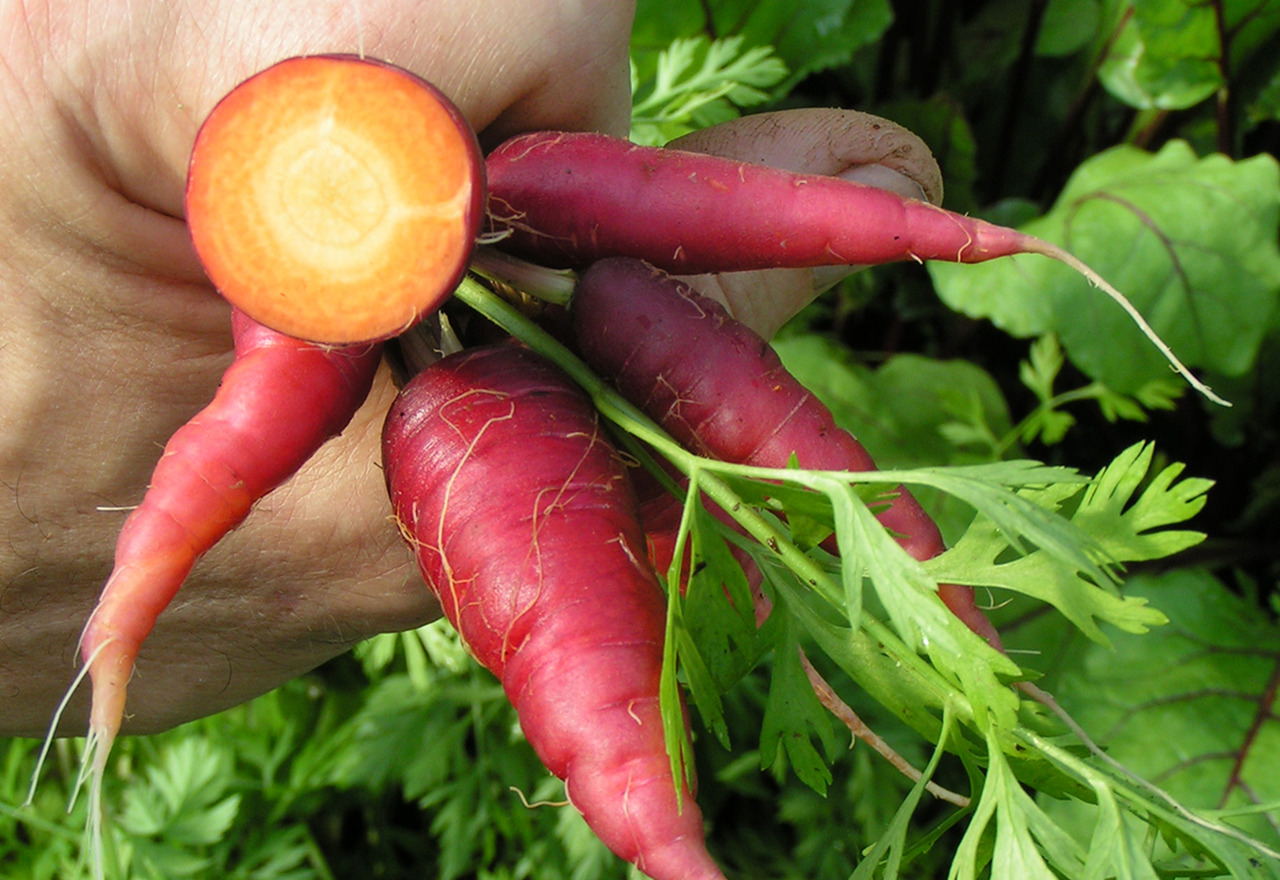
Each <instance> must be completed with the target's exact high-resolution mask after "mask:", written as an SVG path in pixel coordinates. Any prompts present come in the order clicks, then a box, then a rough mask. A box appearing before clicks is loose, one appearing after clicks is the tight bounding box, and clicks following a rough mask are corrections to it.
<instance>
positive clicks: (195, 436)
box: [81, 310, 381, 783]
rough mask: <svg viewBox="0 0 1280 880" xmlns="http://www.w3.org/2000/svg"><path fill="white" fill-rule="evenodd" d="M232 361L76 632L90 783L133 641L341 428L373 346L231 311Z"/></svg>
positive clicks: (178, 445) (137, 513) (110, 729)
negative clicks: (86, 688) (86, 705)
mask: <svg viewBox="0 0 1280 880" xmlns="http://www.w3.org/2000/svg"><path fill="white" fill-rule="evenodd" d="M231 329H232V335H233V337H234V341H235V359H234V361H233V362H232V364H231V366H230V367H228V368H227V371H226V373H225V374H224V375H223V378H222V383H221V385H220V386H219V388H218V391H217V393H216V395H215V396H214V398H213V400H212V402H211V403H210V404H209V405H208V406H207V407H206V408H205V409H203V410H202V411H201V412H199V413H197V414H196V415H195V416H194V417H192V419H191V420H190V421H189V422H187V423H186V424H185V425H184V426H182V427H181V428H179V429H178V430H177V431H176V432H174V434H173V436H172V437H171V438H170V439H169V442H168V444H167V445H166V446H165V448H164V452H163V454H162V455H161V457H160V461H159V463H158V464H157V465H156V468H155V471H154V472H153V474H152V477H151V485H150V488H148V490H147V492H146V494H145V495H144V496H143V499H142V503H141V504H140V505H139V506H138V508H137V509H136V510H134V511H133V512H132V513H131V514H130V515H129V518H128V519H127V520H126V521H125V524H124V526H123V528H122V529H121V531H120V536H119V539H118V541H117V543H116V552H115V568H114V570H113V571H112V573H111V576H110V578H109V579H108V580H107V583H106V586H105V587H104V588H103V591H102V596H101V598H100V599H99V601H98V605H97V608H95V610H94V612H93V615H92V616H91V617H90V619H89V622H88V624H87V626H86V627H85V630H84V634H83V636H82V637H81V652H82V654H83V656H84V658H85V662H86V664H87V665H88V669H89V676H90V679H91V681H92V707H91V709H90V719H89V736H90V742H91V744H92V745H93V751H94V754H93V760H94V763H93V773H94V780H95V783H96V782H97V781H98V780H100V779H101V774H102V772H103V769H104V767H105V762H106V756H107V753H108V751H109V750H110V748H111V744H112V742H113V740H114V739H115V736H116V734H117V732H118V731H119V729H120V724H121V721H122V718H123V715H124V710H125V688H126V686H127V684H128V682H129V677H130V675H131V674H132V672H133V665H134V661H135V659H136V658H137V655H138V649H139V648H140V647H141V645H142V643H143V641H144V640H145V639H146V638H147V636H148V635H149V634H150V632H151V629H152V627H153V626H154V625H155V622H156V619H157V618H158V617H159V615H160V613H161V611H163V610H164V608H165V607H166V606H167V605H168V604H169V602H170V601H171V600H172V599H173V597H174V595H175V594H176V593H177V591H178V588H179V587H180V586H181V585H182V582H183V581H184V580H185V579H186V577H187V574H188V572H190V570H191V568H192V566H193V565H194V564H195V562H196V560H197V559H199V558H200V556H201V555H202V554H203V553H205V551H207V550H209V549H210V548H211V547H213V545H214V544H216V543H217V542H218V540H219V539H221V538H222V536H223V535H225V534H226V533H227V532H229V531H230V530H231V529H232V528H234V527H235V526H236V525H238V524H239V523H240V522H241V521H242V520H244V518H245V517H246V516H247V515H248V514H249V510H250V508H251V507H252V506H253V504H254V503H255V502H256V501H257V500H258V499H260V498H261V497H263V496H264V495H266V494H267V493H268V492H270V491H271V490H272V489H274V488H275V487H276V486H278V485H279V484H280V483H282V482H284V481H285V480H286V479H287V478H288V477H290V476H291V475H292V474H293V473H294V472H295V471H297V470H298V468H300V467H301V466H302V465H303V464H304V463H305V462H306V461H307V459H309V458H310V457H311V455H312V454H313V453H314V452H315V451H316V449H318V448H319V446H320V445H321V444H322V443H323V442H324V441H325V440H327V439H328V438H330V437H332V436H334V435H336V434H338V433H339V432H341V431H342V429H343V428H344V427H346V425H347V423H348V422H349V421H350V419H351V417H352V415H354V413H355V411H356V410H357V409H358V408H359V406H360V404H361V403H363V402H364V399H365V397H366V396H367V394H368V393H369V388H370V385H371V383H372V381H373V376H374V373H375V372H376V370H377V368H378V363H379V361H380V358H381V351H380V348H379V347H378V346H377V345H360V346H356V347H352V348H332V347H327V348H326V347H320V346H317V345H314V344H312V343H307V342H300V341H298V340H295V339H292V338H290V337H288V336H283V335H281V334H279V333H277V332H275V331H274V330H269V329H267V328H266V327H263V326H262V325H260V324H258V323H256V322H254V321H253V320H252V319H250V318H248V317H247V316H245V315H244V314H242V313H240V312H238V311H234V310H233V312H232V318H231Z"/></svg>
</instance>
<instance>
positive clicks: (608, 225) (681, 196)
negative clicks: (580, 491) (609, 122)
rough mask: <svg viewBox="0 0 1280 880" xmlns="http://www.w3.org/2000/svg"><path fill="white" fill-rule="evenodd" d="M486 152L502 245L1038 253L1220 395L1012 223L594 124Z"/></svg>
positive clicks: (1055, 251) (925, 254) (554, 261)
mask: <svg viewBox="0 0 1280 880" xmlns="http://www.w3.org/2000/svg"><path fill="white" fill-rule="evenodd" d="M485 162H486V169H487V171H486V174H487V181H488V187H489V200H488V209H487V210H488V215H489V227H490V229H491V231H493V232H495V233H501V234H503V235H505V239H504V240H503V243H502V247H503V248H504V249H506V250H509V251H511V252H512V253H514V254H517V255H519V256H522V257H525V258H527V259H530V260H532V261H534V262H537V263H543V264H546V265H549V266H558V267H572V268H585V267H586V266H589V265H590V264H592V263H594V262H595V261H597V260H601V259H605V258H608V257H637V258H640V259H643V260H645V261H647V262H649V263H652V264H653V265H655V266H657V267H659V268H661V269H663V270H665V271H668V272H673V273H676V274H680V275H691V274H701V273H708V272H713V273H714V272H733V271H740V270H752V269H770V268H781V267H790V268H801V267H816V266H868V265H877V264H882V263H892V262H897V261H900V260H941V261H946V262H953V263H979V262H984V261H986V260H992V259H996V258H999V257H1007V256H1012V255H1015V254H1040V255H1042V256H1045V257H1049V258H1050V259H1054V260H1057V261H1059V262H1061V263H1064V264H1066V265H1067V266H1070V267H1071V268H1072V269H1074V270H1075V271H1077V272H1079V273H1080V274H1081V275H1082V276H1084V277H1085V278H1086V279H1088V280H1089V281H1090V283H1092V284H1094V285H1095V286H1097V287H1098V288H1099V289H1100V290H1102V291H1103V292H1104V293H1105V294H1106V295H1107V296H1109V297H1110V298H1111V299H1113V300H1114V301H1115V302H1116V303H1118V304H1119V305H1120V306H1121V307H1122V308H1123V309H1124V310H1125V311H1126V313H1128V315H1129V316H1130V318H1132V319H1133V321H1134V323H1135V324H1136V325H1137V326H1138V328H1139V329H1140V330H1141V331H1142V332H1143V334H1144V335H1146V336H1147V338H1148V339H1149V340H1150V341H1151V343H1152V344H1153V345H1154V346H1156V348H1157V349H1158V350H1159V351H1160V353H1161V354H1162V355H1163V356H1164V357H1165V359H1166V360H1168V361H1169V363H1170V364H1171V365H1172V366H1173V367H1174V368H1175V369H1176V370H1177V371H1178V372H1179V373H1180V374H1182V376H1183V377H1184V378H1185V379H1186V380H1187V382H1188V383H1189V384H1190V385H1191V386H1192V387H1194V388H1195V389H1196V390H1198V391H1199V392H1200V393H1201V394H1203V395H1204V396H1205V397H1207V398H1209V399H1210V400H1213V401H1214V402H1216V403H1221V404H1225V403H1226V401H1224V400H1223V399H1222V398H1221V397H1219V396H1218V395H1216V394H1214V393H1213V392H1212V391H1211V390H1210V389H1209V388H1208V387H1207V386H1206V385H1205V384H1204V383H1202V382H1201V381H1200V380H1199V379H1197V378H1196V377H1195V376H1194V375H1192V374H1191V372H1190V370H1188V369H1187V367H1186V366H1185V365H1184V364H1183V363H1182V362H1181V361H1180V360H1178V358H1177V357H1176V356H1175V355H1174V353H1173V352H1172V351H1171V350H1170V349H1169V346H1168V345H1167V344H1166V343H1165V342H1164V341H1163V340H1162V339H1161V338H1160V337H1159V335H1158V334H1157V333H1156V332H1155V331H1154V330H1153V329H1152V328H1151V326H1150V325H1149V324H1148V323H1147V321H1146V320H1145V319H1144V318H1143V316H1142V315H1141V314H1140V313H1139V312H1138V311H1137V309H1136V308H1135V307H1134V306H1133V304H1132V303H1131V302H1129V300H1128V299H1127V298H1126V297H1125V296H1124V295H1123V294H1122V293H1120V291H1118V290H1116V289H1115V288H1114V287H1113V286H1112V285H1111V284H1109V283H1108V282H1107V281H1106V280H1105V279H1103V278H1102V277H1100V276H1099V275H1098V273H1096V272H1094V271H1093V270H1092V269H1091V268H1089V267H1088V266H1086V265H1085V264H1084V263H1083V262H1081V261H1080V260H1079V259H1078V258H1076V257H1075V256H1073V255H1072V254H1070V253H1068V252H1067V251H1065V250H1063V249H1062V248H1060V247H1058V246H1057V245H1054V244H1052V243H1050V242H1047V241H1043V240H1041V239H1038V238H1036V237H1034V236H1031V235H1027V234H1025V233H1021V232H1018V231H1017V230H1014V229H1009V228H1006V227H1003V226H997V225H995V224H992V223H987V222H985V221H983V220H978V219H976V218H973V217H967V216H964V215H962V214H956V213H954V212H952V211H947V210H945V209H943V208H940V207H938V206H936V205H933V204H930V203H929V202H925V201H919V200H916V199H909V198H904V197H903V196H899V195H897V194H895V193H892V192H888V191H886V190H882V189H878V188H876V187H872V186H868V185H865V184H861V183H856V182H854V181H850V180H844V179H840V178H836V177H824V176H822V175H804V174H796V173H793V172H790V171H784V170H781V169H778V168H771V167H768V166H765V165H756V164H752V163H747V162H739V161H736V160H733V159H726V158H722V157H719V156H708V155H704V154H701V153H694V152H689V151H684V150H673V149H666V148H658V147H643V146H637V145H636V144H632V143H630V142H629V141H626V140H622V139H619V138H612V137H609V136H606V135H601V134H593V133H568V132H533V133H531V134H526V135H520V136H518V137H515V138H512V139H511V140H509V141H507V142H506V143H504V144H502V145H501V146H500V147H498V148H497V149H496V150H494V151H493V152H492V153H490V154H489V156H488V157H487V159H486V160H485Z"/></svg>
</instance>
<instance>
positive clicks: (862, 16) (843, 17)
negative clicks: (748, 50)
mask: <svg viewBox="0 0 1280 880" xmlns="http://www.w3.org/2000/svg"><path fill="white" fill-rule="evenodd" d="M892 22H893V12H892V10H891V8H890V4H889V2H888V0H804V2H802V3H796V2H795V0H707V2H705V3H700V4H694V3H675V4H673V3H669V2H666V0H640V2H639V3H637V4H636V19H635V28H634V32H633V39H632V47H633V54H634V50H635V49H636V48H637V47H638V48H639V49H640V50H641V52H646V51H652V50H656V49H662V48H665V47H666V46H667V45H668V44H670V43H671V41H672V40H674V39H677V38H684V37H693V36H696V35H699V34H704V35H705V34H709V33H710V34H731V35H735V36H741V37H742V38H743V39H744V40H745V42H746V45H747V46H749V47H755V46H772V47H773V48H774V50H775V51H776V53H777V55H778V56H779V57H781V59H782V61H783V63H784V64H785V65H786V67H787V68H788V69H789V70H790V72H791V75H790V76H789V77H788V79H787V81H786V82H785V83H783V84H782V85H781V86H779V89H778V91H780V92H783V93H785V92H786V91H788V90H790V88H791V87H792V86H794V85H795V84H796V83H798V82H799V81H800V80H801V79H803V78H804V77H806V76H808V75H809V74H811V73H814V72H817V71H820V70H825V69H828V68H830V67H834V66H837V65H840V64H845V63H847V62H848V61H849V60H850V59H851V58H852V57H853V55H854V52H855V51H857V50H858V49H859V48H861V47H863V46H866V45H869V44H871V43H873V42H875V41H876V40H877V39H878V38H879V37H880V36H881V34H883V33H884V32H885V30H887V29H888V27H889V25H890V24H891V23H892Z"/></svg>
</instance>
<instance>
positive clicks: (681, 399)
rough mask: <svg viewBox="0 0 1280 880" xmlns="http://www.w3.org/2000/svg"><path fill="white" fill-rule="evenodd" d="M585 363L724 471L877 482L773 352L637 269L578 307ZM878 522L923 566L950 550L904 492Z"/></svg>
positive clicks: (616, 262) (963, 613)
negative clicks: (861, 474) (830, 474)
mask: <svg viewBox="0 0 1280 880" xmlns="http://www.w3.org/2000/svg"><path fill="white" fill-rule="evenodd" d="M571 314H572V317H573V334H574V339H575V342H576V345H577V347H578V350H579V352H580V353H581V354H582V357H583V359H584V360H586V361H587V363H588V364H590V365H591V367H592V368H593V369H595V370H596V371H597V372H599V373H600V374H601V375H602V376H604V377H606V378H609V379H611V380H612V381H613V382H614V383H615V384H616V385H617V386H618V390H619V391H620V392H621V393H622V394H623V396H624V397H627V398H628V399H630V400H631V401H632V402H633V403H635V404H636V405H637V406H639V407H641V408H642V409H644V410H645V411H646V412H647V413H649V415H650V416H652V417H653V418H654V419H655V420H656V421H658V422H659V423H660V424H661V425H662V426H663V427H664V428H665V429H666V430H667V431H668V432H669V433H670V434H671V435H672V436H673V437H675V438H676V439H677V440H679V441H680V442H681V443H682V444H684V445H685V446H686V447H688V448H689V449H690V450H692V451H694V452H697V453H699V454H701V455H705V456H707V457H710V458H714V459H718V460H721V461H728V462H734V463H739V464H749V465H757V466H761V467H786V466H787V464H788V462H789V461H791V459H792V456H794V457H795V460H796V461H797V463H798V464H799V466H800V467H802V468H806V469H812V470H843V471H866V470H874V469H875V462H874V461H872V459H871V456H870V455H869V454H868V453H867V451H866V449H864V448H863V446H862V444H861V443H859V442H858V441H857V440H856V439H855V438H854V437H853V435H851V434H850V433H849V432H847V431H845V430H844V429H842V428H840V427H838V426H837V425H836V423H835V420H834V418H833V417H832V415H831V411H830V410H828V409H827V408H826V406H824V405H823V404H822V403H821V402H820V401H819V400H818V399H817V398H816V397H814V396H813V395H812V393H810V392H809V391H808V389H806V388H805V387H804V386H803V385H801V384H800V383H799V382H798V381H797V380H796V379H795V378H794V377H793V376H791V374H790V373H788V372H787V371H786V368H785V367H784V366H783V365H782V362H781V361H780V360H779V359H778V356H777V354H776V353H775V352H774V351H773V349H772V348H771V347H770V346H769V344H768V343H767V342H766V341H765V340H764V339H762V338H761V337H760V336H758V335H757V334H756V333H755V332H754V331H752V330H751V329H750V328H749V327H747V326H746V325H744V324H741V323H739V322H738V321H735V320H734V319H733V318H732V317H730V316H729V314H728V313H727V312H726V311H725V310H724V308H723V307H722V306H721V305H720V304H719V303H717V302H715V301H713V300H710V299H708V298H706V297H704V296H701V295H700V294H698V293H697V292H695V291H694V290H692V289H691V288H690V287H689V286H688V285H686V284H683V283H681V282H679V281H677V280H676V279H673V278H671V277H670V276H668V275H666V274H665V273H663V272H660V271H659V270H656V269H654V268H653V267H652V266H648V265H646V264H645V263H643V262H641V261H639V260H633V259H628V258H614V259H608V260H602V261H600V262H599V263H596V264H595V265H593V266H592V267H591V268H590V269H588V270H587V271H586V272H584V273H583V274H582V276H581V277H580V279H579V282H578V285H577V288H576V290H575V292H574V295H573V301H572V308H571ZM879 519H880V522H881V523H883V524H884V526H885V527H886V528H888V529H890V530H892V531H893V532H894V533H895V535H897V536H898V540H899V542H900V543H901V544H902V546H903V547H904V548H905V549H906V550H907V552H908V553H910V554H911V555H912V556H913V557H915V558H916V559H928V558H931V557H933V556H936V555H937V554H939V553H941V552H942V551H943V550H944V549H946V548H945V546H944V544H943V542H942V535H941V533H940V532H939V531H938V528H937V526H936V525H935V524H934V522H933V520H932V519H930V518H929V516H928V514H927V513H925V511H924V509H923V508H922V507H921V506H920V504H919V503H918V502H917V501H916V499H915V498H914V497H913V496H912V495H911V494H910V493H909V492H908V491H907V490H906V489H903V488H901V487H900V488H899V489H898V491H897V494H896V496H895V497H894V498H893V500H892V501H891V502H890V504H889V506H888V507H887V508H886V509H885V510H884V511H883V512H881V513H880V514H879ZM939 593H940V596H941V598H942V600H943V601H944V602H945V603H946V604H947V606H948V607H949V608H950V609H951V610H952V612H953V613H954V614H956V616H957V617H959V618H960V619H961V620H963V621H964V623H965V624H966V625H968V626H969V627H970V628H971V629H973V630H974V631H975V632H977V633H978V634H980V635H982V636H983V637H984V638H986V639H987V640H988V641H990V642H991V643H992V644H993V645H996V646H997V647H998V646H999V644H1000V641H999V636H998V634H997V633H996V632H995V629H994V628H993V627H992V626H991V624H990V622H989V621H988V620H987V618H986V616H985V615H984V614H983V613H982V611H981V610H980V609H979V608H978V607H977V605H976V603H975V602H974V597H973V591H972V590H971V589H970V588H968V587H962V586H955V585H943V586H941V587H940V588H939Z"/></svg>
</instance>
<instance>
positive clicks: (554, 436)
mask: <svg viewBox="0 0 1280 880" xmlns="http://www.w3.org/2000/svg"><path fill="white" fill-rule="evenodd" d="M383 465H384V470H385V474H386V478H387V486H388V490H389V492H390V495H391V501H392V506H393V508H394V510H395V513H396V516H397V518H398V519H399V521H400V523H401V528H402V531H403V532H404V534H405V536H406V538H407V539H408V540H409V541H410V543H411V544H412V545H413V547H414V550H415V553H416V555H417V560H418V565H419V568H420V569H421V571H422V574H423V576H424V578H425V579H426V581H427V583H428V584H430V585H431V586H432V589H433V590H434V591H435V592H436V594H437V596H438V597H439V598H440V602H441V605H442V607H443V609H444V613H445V615H446V616H447V617H448V618H449V620H450V621H451V622H452V623H453V625H454V626H455V627H456V628H457V630H458V632H459V633H460V634H461V636H462V638H463V641H464V642H465V643H466V644H467V645H468V647H469V648H470V650H471V652H472V653H473V654H474V655H475V657H476V658H477V660H479V662H480V663H481V664H483V665H484V666H485V667H486V668H488V669H489V670H490V671H492V672H493V673H494V674H495V675H496V676H497V677H498V679H499V680H500V681H501V682H502V686H503V688H504V690H505V691H506V694H507V696H508V698H509V699H510V700H511V702H512V705H514V706H515V709H516V712H517V714H518V716H519V718H520V725H521V727H522V728H523V730H524V733H525V736H526V737H527V738H528V740H529V743H530V744H531V745H532V746H533V748H534V750H535V751H536V752H537V753H538V756H539V758H541V759H542V761H543V763H544V764H545V765H546V766H547V768H548V769H549V770H550V771H551V772H552V773H554V774H555V775H556V776H559V777H560V778H562V779H564V780H565V789H566V792H567V793H568V795H569V798H570V799H571V800H572V802H573V804H574V805H575V806H576V807H577V808H578V809H579V810H580V811H581V812H582V814H583V816H584V817H585V819H586V821H587V824H588V825H589V826H590V827H591V828H592V830H593V831H594V832H595V833H596V835H597V836H599V837H600V839H601V840H602V841H604V843H605V844H606V845H607V846H608V847H609V848H610V849H611V850H613V852H615V853H616V854H618V855H619V856H621V857H622V858H624V859H626V860H627V861H630V862H632V863H634V864H636V865H637V866H638V867H639V868H640V870H642V871H644V872H645V873H646V874H648V875H649V876H650V877H653V878H655V880H717V878H718V880H723V875H722V874H721V873H720V871H719V869H718V868H717V867H716V865H715V863H714V862H713V861H712V859H711V857H710V855H709V854H708V853H707V850H706V847H705V845H704V842H703V836H702V833H703V832H702V819H701V814H700V813H699V811H698V808H697V806H696V804H695V803H694V800H693V798H692V796H691V795H690V794H689V792H687V791H686V792H685V796H684V798H683V810H680V809H678V808H677V801H676V789H675V785H674V784H673V780H672V774H671V762H670V759H669V758H668V756H667V752H666V746H665V740H664V735H663V728H662V720H661V715H660V711H659V705H658V681H659V675H660V672H661V666H662V643H663V631H664V626H665V614H666V610H665V609H666V606H665V601H666V600H665V598H664V596H663V593H662V590H661V588H660V587H659V585H658V582H657V580H656V576H655V575H654V572H653V570H652V568H651V567H650V566H649V565H648V563H647V561H646V559H645V550H644V536H643V534H642V532H641V530H640V526H639V521H638V516H637V510H636V500H635V497H634V494H633V491H632V489H631V485H630V482H629V480H628V477H627V475H626V472H625V469H624V466H623V465H622V463H621V461H620V459H619V456H618V454H617V453H616V451H615V450H614V449H613V448H612V446H611V445H610V444H609V442H608V441H607V440H606V438H605V436H604V434H603V433H602V431H601V428H600V425H599V424H598V422H597V419H596V415H595V412H594V410H593V409H592V408H591V407H590V405H589V403H588V402H587V400H586V398H585V397H584V396H583V395H582V394H581V393H580V392H579V391H578V389H577V388H576V387H575V386H573V385H572V383H571V382H570V381H569V380H568V379H567V378H566V377H565V376H564V375H563V374H561V373H560V372H559V370H558V369H556V368H555V367H553V366H552V365H551V364H550V363H548V362H547V361H545V360H544V359H542V358H541V357H540V356H538V355H535V354H533V353H532V352H530V351H528V350H526V349H522V348H519V347H517V346H515V345H511V344H498V345H494V346H488V347H483V348H476V349H470V350H467V351H463V352H460V353H458V354H455V355H451V356H449V357H447V358H445V359H443V360H441V361H439V362H437V363H435V364H433V365H432V366H430V367H428V368H427V369H426V370H424V371H423V372H422V373H420V374H418V376H417V377H415V378H414V379H413V380H412V381H411V382H410V383H409V384H408V385H406V386H405V388H404V389H403V391H402V392H401V394H400V396H399V398H398V399H397V401H396V403H395V404H394V405H393V407H392V409H391V411H390V413H389V414H388V416H387V421H386V423H385V427H384V432H383Z"/></svg>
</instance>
